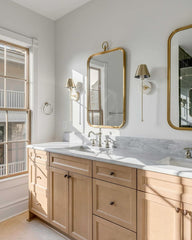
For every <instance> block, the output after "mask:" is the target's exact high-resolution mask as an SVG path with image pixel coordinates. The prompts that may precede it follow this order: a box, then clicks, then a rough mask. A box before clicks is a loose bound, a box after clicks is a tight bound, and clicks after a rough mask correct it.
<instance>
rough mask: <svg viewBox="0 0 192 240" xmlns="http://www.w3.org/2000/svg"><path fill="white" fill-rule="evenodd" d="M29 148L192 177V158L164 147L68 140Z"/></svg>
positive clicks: (29, 146) (34, 145)
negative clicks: (100, 145)
mask: <svg viewBox="0 0 192 240" xmlns="http://www.w3.org/2000/svg"><path fill="white" fill-rule="evenodd" d="M28 148H33V149H38V150H43V151H48V152H52V153H59V154H64V155H69V156H74V157H78V158H86V159H90V160H93V161H101V162H106V163H112V164H117V165H122V166H127V167H133V168H137V169H143V170H149V171H154V172H159V173H165V174H170V175H176V176H181V177H186V178H192V159H186V158H184V157H178V156H174V155H173V154H172V153H171V155H170V156H169V155H168V154H167V152H164V151H163V149H161V151H157V152H155V151H150V149H149V150H146V149H143V148H141V147H140V148H136V147H127V148H126V149H122V148H121V149H118V148H117V149H106V148H98V147H92V146H87V145H80V144H78V143H77V144H75V143H68V142H49V143H43V144H33V145H28ZM170 162H171V164H169V163H170Z"/></svg>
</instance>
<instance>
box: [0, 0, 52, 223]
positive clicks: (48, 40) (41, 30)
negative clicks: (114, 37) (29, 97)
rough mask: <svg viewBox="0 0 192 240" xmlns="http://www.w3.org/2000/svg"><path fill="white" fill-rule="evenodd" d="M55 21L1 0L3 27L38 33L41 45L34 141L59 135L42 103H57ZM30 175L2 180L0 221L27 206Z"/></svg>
mask: <svg viewBox="0 0 192 240" xmlns="http://www.w3.org/2000/svg"><path fill="white" fill-rule="evenodd" d="M54 25H55V24H54V22H53V21H51V20H49V19H47V18H44V17H42V16H40V15H38V14H35V13H33V12H31V11H29V10H27V9H25V8H23V7H20V6H19V5H16V4H14V3H12V2H10V1H8V0H0V27H2V28H6V29H8V30H10V31H14V32H16V33H20V34H23V35H26V36H28V37H34V38H37V40H38V45H39V47H38V49H36V52H37V57H36V60H38V61H37V62H36V66H37V71H36V73H35V79H34V83H33V86H35V94H34V105H33V109H32V110H33V112H32V114H33V119H34V122H33V126H35V128H33V129H32V131H33V139H32V141H33V142H35V143H37V142H47V141H52V140H53V139H54V136H55V116H54V115H51V116H47V115H44V114H42V112H41V106H42V104H43V103H44V102H45V101H49V102H51V103H52V104H53V105H54V103H55V57H54V56H55V49H54V48H55V40H54V38H55V34H54V30H55V29H54V27H55V26H54ZM27 202H28V192H27V176H21V177H17V180H15V179H14V178H11V179H6V180H4V181H1V182H0V221H1V220H2V219H5V218H8V217H10V216H12V215H15V214H18V213H19V212H22V211H24V210H26V209H27Z"/></svg>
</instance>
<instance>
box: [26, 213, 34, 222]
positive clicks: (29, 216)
mask: <svg viewBox="0 0 192 240" xmlns="http://www.w3.org/2000/svg"><path fill="white" fill-rule="evenodd" d="M34 216H35V215H34V214H33V213H32V212H30V211H28V216H27V219H26V221H27V222H30V221H31V220H32V218H34Z"/></svg>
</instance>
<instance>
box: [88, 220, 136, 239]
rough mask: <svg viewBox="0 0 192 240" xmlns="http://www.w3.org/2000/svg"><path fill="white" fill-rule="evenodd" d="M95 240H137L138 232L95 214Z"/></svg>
mask: <svg viewBox="0 0 192 240" xmlns="http://www.w3.org/2000/svg"><path fill="white" fill-rule="evenodd" d="M93 240H136V233H133V232H131V231H129V230H127V229H125V228H123V227H120V226H118V225H116V224H114V223H111V222H109V221H107V220H104V219H102V218H100V217H97V216H93Z"/></svg>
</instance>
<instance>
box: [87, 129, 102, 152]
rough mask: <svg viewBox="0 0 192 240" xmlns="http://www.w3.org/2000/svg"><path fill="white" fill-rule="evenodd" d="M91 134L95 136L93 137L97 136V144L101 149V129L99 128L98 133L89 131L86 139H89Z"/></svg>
mask: <svg viewBox="0 0 192 240" xmlns="http://www.w3.org/2000/svg"><path fill="white" fill-rule="evenodd" d="M91 134H93V135H95V136H99V143H98V146H99V147H102V143H101V136H102V132H101V128H99V132H98V133H94V132H93V131H90V132H89V133H88V138H90V136H91ZM93 140H94V141H93V142H92V145H93V146H94V142H95V139H93Z"/></svg>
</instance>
